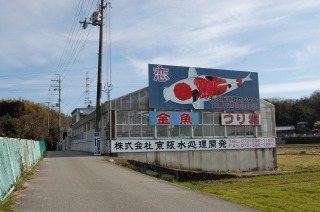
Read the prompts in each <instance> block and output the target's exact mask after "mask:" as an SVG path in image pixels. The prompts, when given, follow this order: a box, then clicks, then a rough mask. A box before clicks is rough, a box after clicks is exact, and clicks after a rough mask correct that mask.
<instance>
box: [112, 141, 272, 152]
mask: <svg viewBox="0 0 320 212" xmlns="http://www.w3.org/2000/svg"><path fill="white" fill-rule="evenodd" d="M275 147H276V141H275V138H207V139H178V140H177V139H176V140H175V139H168V140H112V141H111V152H112V153H116V152H174V151H189V150H196V151H197V150H221V149H253V148H275Z"/></svg>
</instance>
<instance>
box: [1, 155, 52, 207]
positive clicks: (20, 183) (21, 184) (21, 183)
mask: <svg viewBox="0 0 320 212" xmlns="http://www.w3.org/2000/svg"><path fill="white" fill-rule="evenodd" d="M45 156H46V154H45V155H44V156H43V157H41V159H40V160H39V162H38V163H37V164H36V165H35V166H33V167H32V168H31V169H30V170H29V171H27V172H25V173H23V175H22V176H21V177H20V178H19V179H18V180H17V182H16V184H15V189H14V192H15V191H21V190H24V189H26V187H25V182H26V181H28V180H30V179H32V177H33V175H34V174H35V173H36V171H37V167H38V165H39V163H40V161H41V160H43V158H44V157H45ZM15 202H16V199H15V195H14V194H13V193H11V194H10V195H9V196H8V197H7V198H6V199H5V200H4V201H3V202H1V201H0V211H1V212H2V211H8V212H9V211H13V206H14V204H15Z"/></svg>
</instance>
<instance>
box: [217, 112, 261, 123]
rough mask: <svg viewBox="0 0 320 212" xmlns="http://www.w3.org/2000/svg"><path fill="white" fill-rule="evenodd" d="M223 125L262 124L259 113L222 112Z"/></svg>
mask: <svg viewBox="0 0 320 212" xmlns="http://www.w3.org/2000/svg"><path fill="white" fill-rule="evenodd" d="M221 125H231V126H256V125H261V117H260V114H259V113H221Z"/></svg>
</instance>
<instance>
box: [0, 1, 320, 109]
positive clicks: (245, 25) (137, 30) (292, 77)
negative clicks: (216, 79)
mask: <svg viewBox="0 0 320 212" xmlns="http://www.w3.org/2000/svg"><path fill="white" fill-rule="evenodd" d="M97 4H98V1H97V0H90V1H89V0H67V1H66V0H45V1H43V0H28V1H23V0H10V1H4V2H2V4H1V7H0V20H1V22H0V24H1V30H0V98H1V99H19V98H22V99H27V100H31V101H34V102H37V103H44V104H45V102H48V101H49V102H51V104H55V103H57V102H58V100H57V99H58V96H57V95H54V94H57V92H55V91H54V88H55V87H53V86H57V83H56V82H57V81H51V80H57V79H58V78H57V76H58V75H57V74H60V76H61V88H62V90H61V99H62V103H61V106H62V109H63V112H65V113H70V112H71V111H72V110H73V109H74V108H76V107H84V106H85V105H84V103H85V89H86V80H85V79H86V73H87V72H88V77H89V78H90V79H89V80H88V81H87V82H88V83H89V84H90V86H89V91H90V100H91V101H92V103H93V104H95V101H96V75H97V62H98V57H97V53H98V39H99V38H98V36H99V31H98V27H96V26H89V27H88V28H87V29H86V30H83V29H82V28H81V25H80V23H79V21H83V20H84V18H86V17H87V18H88V20H89V18H90V16H91V14H92V12H93V11H94V10H96V9H97ZM111 6H112V8H111V9H110V13H109V12H108V11H109V9H108V10H105V12H107V14H108V16H110V19H108V20H107V23H106V26H109V23H110V29H111V30H110V31H107V32H106V30H105V33H104V35H105V36H106V35H108V36H109V35H111V48H109V47H106V46H108V45H106V44H107V43H105V48H104V60H105V61H107V58H109V56H108V55H107V54H106V52H107V51H108V52H109V51H110V49H111V64H110V63H108V64H106V62H104V71H103V85H105V84H106V83H107V77H106V76H107V74H106V67H110V66H111V83H112V85H113V86H112V88H113V89H112V91H111V98H116V97H119V96H122V95H125V94H127V93H130V92H133V91H135V90H138V89H140V88H143V87H146V86H148V74H147V69H148V64H150V63H151V64H164V65H176V66H192V67H202V68H218V69H228V70H240V71H249V72H258V74H259V85H260V97H261V98H271V97H277V98H286V99H287V98H295V99H299V98H301V97H308V96H309V95H310V94H312V93H313V92H314V91H316V90H320V78H319V76H320V74H319V71H320V69H319V67H320V1H319V0H303V1H302V0H274V1H273V0H224V1H220V0H219V1H218V0H197V1H191V0H114V1H111ZM109 20H110V22H109ZM105 40H106V39H105ZM109 79H110V78H109ZM106 100H107V95H106V94H105V93H103V102H104V101H106Z"/></svg>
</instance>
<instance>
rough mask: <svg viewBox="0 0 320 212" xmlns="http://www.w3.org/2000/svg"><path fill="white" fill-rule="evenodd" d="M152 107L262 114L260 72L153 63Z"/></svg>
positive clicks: (150, 73)
mask: <svg viewBox="0 0 320 212" xmlns="http://www.w3.org/2000/svg"><path fill="white" fill-rule="evenodd" d="M148 69H149V92H150V94H149V107H150V108H155V109H162V110H163V109H211V110H228V111H230V110H233V111H234V110H241V111H259V110H260V97H259V84H258V73H256V72H244V71H229V70H222V69H206V68H194V67H183V66H168V65H155V64H149V67H148Z"/></svg>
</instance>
